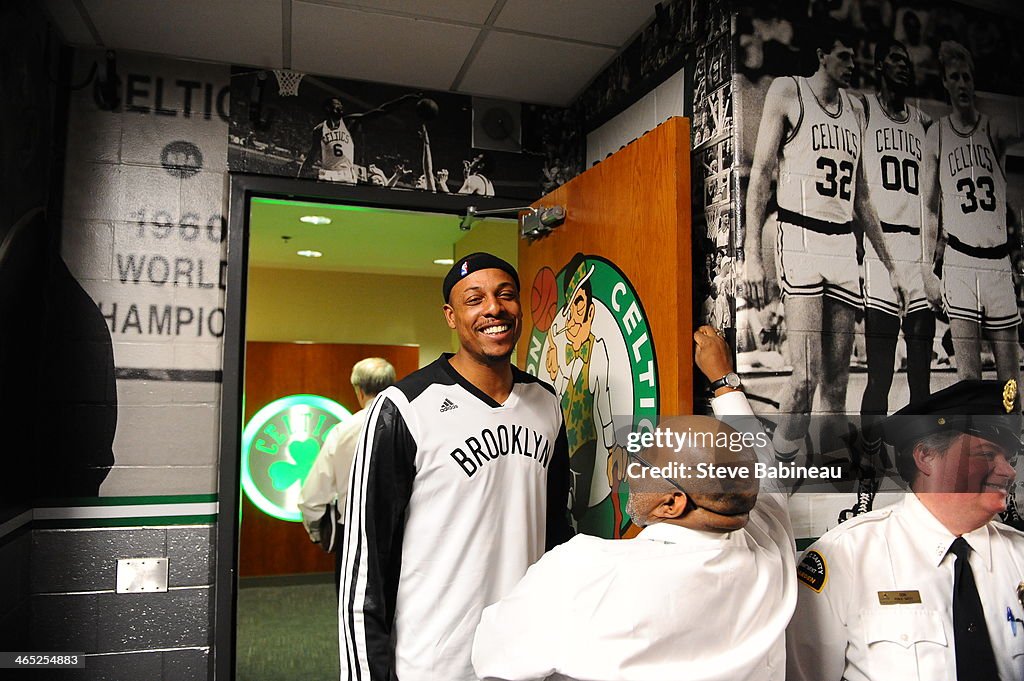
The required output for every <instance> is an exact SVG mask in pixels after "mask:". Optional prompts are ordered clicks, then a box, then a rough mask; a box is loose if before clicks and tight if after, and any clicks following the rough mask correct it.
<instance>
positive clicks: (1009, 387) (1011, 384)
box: [1003, 378, 1017, 414]
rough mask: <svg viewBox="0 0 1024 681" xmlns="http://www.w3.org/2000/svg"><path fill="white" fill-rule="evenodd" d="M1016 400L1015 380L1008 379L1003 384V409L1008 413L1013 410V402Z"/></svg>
mask: <svg viewBox="0 0 1024 681" xmlns="http://www.w3.org/2000/svg"><path fill="white" fill-rule="evenodd" d="M1016 400H1017V381H1016V380H1014V379H1012V378H1011V379H1010V380H1009V381H1007V382H1006V385H1004V386H1003V409H1005V410H1006V413H1007V414H1009V413H1010V412H1011V411H1013V405H1014V402H1016Z"/></svg>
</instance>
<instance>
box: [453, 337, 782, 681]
mask: <svg viewBox="0 0 1024 681" xmlns="http://www.w3.org/2000/svg"><path fill="white" fill-rule="evenodd" d="M694 342H695V344H696V351H695V355H696V362H697V366H698V367H699V368H700V370H701V372H702V373H703V374H704V375H705V376H706V377H707V378H708V379H709V380H711V381H712V385H716V384H718V383H719V382H720V381H719V379H723V378H724V377H726V376H728V375H729V374H731V373H732V368H733V365H732V350H731V349H730V348H729V346H728V344H727V343H726V342H725V339H723V338H722V337H721V336H720V335H719V334H718V333H716V331H715V330H714V329H712V328H711V327H708V326H704V327H701V328H700V329H698V330H697V333H695V334H694ZM715 395H716V397H715V398H714V399H713V400H712V402H711V406H712V408H713V409H714V411H715V413H716V414H717V415H721V416H723V417H727V416H732V417H740V418H734V419H729V422H728V423H724V422H721V421H717V420H715V419H712V418H709V417H706V416H680V417H674V418H671V419H667V420H666V421H664V422H662V423H661V424H660V426H661V433H662V434H663V435H666V436H668V437H666V440H667V441H673V440H668V438H670V437H672V436H682V437H684V438H686V439H687V440H689V441H690V442H692V443H701V444H695V445H694V446H692V447H690V446H685V445H683V446H681V447H678V448H676V447H675V446H668V447H663V448H659V447H652V448H650V449H647V450H645V451H642V452H636V453H634V454H631V455H630V456H631V457H633V458H632V461H631V462H630V464H629V465H628V467H627V479H628V480H629V488H630V496H629V505H628V510H629V513H630V515H631V516H632V517H633V519H634V523H636V524H637V525H638V526H640V527H643V530H641V532H640V534H639V535H637V536H636V537H635V538H633V539H624V540H608V539H599V538H597V537H591V536H588V535H582V534H581V535H577V536H576V537H575V538H573V539H572V541H570V542H568V543H566V544H564V545H562V546H559V547H558V548H557V549H555V550H554V551H551V552H550V553H548V554H547V555H545V556H544V558H542V559H541V560H540V562H538V563H537V564H536V565H534V566H533V567H531V568H530V570H529V571H528V572H527V573H526V576H525V577H523V579H522V581H520V583H519V585H518V586H516V588H515V589H514V590H513V591H512V593H510V594H509V595H508V596H506V597H505V598H504V599H502V600H501V601H499V602H498V603H497V604H495V605H492V606H491V607H489V608H487V609H486V610H485V611H484V614H483V618H482V619H481V622H480V626H479V627H478V628H477V633H476V640H475V642H474V644H473V665H474V667H475V669H476V671H477V674H478V675H479V677H480V678H481V679H495V680H496V679H507V680H514V681H527V680H530V681H532V680H534V679H546V678H558V679H587V680H588V681H611V680H612V679H632V680H634V681H663V680H665V679H681V678H685V679H688V680H690V681H710V680H712V679H715V680H719V681H725V680H727V679H728V680H730V681H731V680H732V679H747V680H748V681H761V680H765V681H768V680H772V681H781V680H782V678H783V675H784V674H785V665H784V663H783V660H784V657H785V632H786V624H787V623H788V622H789V618H790V615H791V614H792V612H793V608H794V606H795V604H796V591H797V588H798V587H797V584H796V580H795V579H794V578H793V570H795V569H796V553H795V545H794V540H793V528H792V525H791V523H790V518H789V510H788V505H787V501H786V496H785V494H782V493H781V492H780V491H779V489H777V488H767V487H768V485H767V484H765V485H764V486H763V487H764V488H762V489H760V490H759V481H758V479H757V477H756V476H755V475H753V474H752V473H753V469H754V465H755V463H756V462H758V459H760V462H761V463H763V464H766V465H774V454H773V453H772V452H771V451H769V448H768V447H767V446H766V445H768V437H767V436H766V435H765V433H764V431H763V430H762V429H761V427H760V423H759V422H758V421H757V419H756V418H755V417H754V416H753V414H752V412H751V410H750V405H749V404H748V403H747V401H746V398H745V397H744V396H743V393H742V392H740V391H739V390H738V389H737V388H733V387H729V385H721V387H718V388H717V389H716V390H715ZM730 424H734V425H736V426H737V427H738V428H740V429H741V430H742V431H743V432H742V433H741V432H738V431H737V430H735V429H733V428H732V427H731V425H730ZM666 431H671V432H666ZM707 436H710V437H707ZM722 436H725V437H727V438H733V441H737V440H735V437H733V436H736V437H741V438H742V439H743V441H744V442H745V443H747V444H748V445H749V443H755V442H760V444H761V445H762V446H761V447H760V448H758V450H757V452H756V453H755V451H754V450H753V449H752V448H751V447H749V446H746V445H744V446H742V447H740V446H737V447H734V448H730V447H724V446H714V445H712V446H708V445H706V444H703V443H707V442H712V443H715V444H716V445H720V443H721V442H722V441H723V437H722ZM737 444H739V443H738V441H737ZM637 449H639V447H637ZM710 465H716V466H726V465H728V466H731V467H732V468H731V469H730V470H732V471H736V470H741V471H743V472H742V473H737V474H735V475H730V476H727V477H723V478H718V479H716V480H715V481H710V480H708V479H703V480H701V479H697V476H696V475H690V474H687V473H686V472H685V471H687V470H697V469H698V467H699V466H710ZM655 469H657V470H655ZM665 470H669V471H670V472H671V471H673V470H674V471H683V473H682V474H677V475H675V476H672V475H668V476H664V477H663V474H662V475H658V476H657V477H655V476H653V475H650V474H651V473H655V472H656V473H661V472H662V471H665ZM747 472H750V473H751V474H750V475H749V476H746V475H745V473H747ZM764 482H766V483H767V481H764ZM765 488H767V489H765Z"/></svg>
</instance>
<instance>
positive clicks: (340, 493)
mask: <svg viewBox="0 0 1024 681" xmlns="http://www.w3.org/2000/svg"><path fill="white" fill-rule="evenodd" d="M351 380H352V389H353V390H355V393H356V401H357V402H358V403H359V411H357V412H356V413H354V414H352V416H350V417H349V418H348V419H346V420H345V421H344V422H342V423H339V424H338V425H336V426H335V427H334V428H333V429H332V430H331V432H330V433H328V435H327V438H326V439H325V440H324V445H323V447H321V448H320V453H319V454H318V455H317V457H316V461H314V462H313V467H312V468H311V469H310V471H309V475H307V476H306V480H305V482H303V483H302V489H301V490H300V491H299V503H298V506H299V511H301V512H302V524H303V525H304V526H305V528H306V532H308V533H309V538H310V539H311V540H312V541H313V542H314V543H316V544H320V546H321V547H323V549H324V551H333V552H334V587H335V589H336V590H337V589H340V588H341V587H340V577H341V542H340V541H338V536H339V535H340V534H341V529H342V528H341V527H340V526H341V523H342V520H343V518H342V517H341V516H340V515H339V512H338V509H344V508H345V499H346V498H347V495H348V474H349V471H350V470H351V469H352V458H353V457H354V456H355V453H356V442H357V440H358V438H359V432H360V431H361V430H362V428H363V424H364V423H366V406H367V405H368V404H370V402H372V401H373V400H374V399H375V398H376V397H377V394H378V393H380V392H381V391H383V390H384V389H385V388H387V387H388V386H389V385H391V384H392V383H394V382H395V368H394V367H393V366H391V364H390V363H389V362H388V361H387V360H386V359H382V358H380V357H367V358H366V359H361V360H359V361H358V362H356V364H355V366H353V367H352V378H351ZM325 518H326V522H325ZM321 527H323V528H324V530H325V531H324V532H321Z"/></svg>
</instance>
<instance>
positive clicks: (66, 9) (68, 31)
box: [46, 0, 96, 45]
mask: <svg viewBox="0 0 1024 681" xmlns="http://www.w3.org/2000/svg"><path fill="white" fill-rule="evenodd" d="M46 13H47V14H49V15H50V18H51V19H53V23H54V24H55V25H56V26H57V30H58V31H60V34H61V36H62V37H63V38H64V40H66V41H67V42H68V43H70V44H71V45H95V44H96V41H95V40H93V37H92V33H90V32H89V27H88V26H86V25H85V22H84V21H82V15H81V14H79V13H78V8H77V7H75V5H74V3H71V2H68V1H67V0H46Z"/></svg>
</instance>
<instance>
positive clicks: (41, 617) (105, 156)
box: [12, 51, 229, 679]
mask: <svg viewBox="0 0 1024 681" xmlns="http://www.w3.org/2000/svg"><path fill="white" fill-rule="evenodd" d="M100 60H102V54H101V53H97V52H90V51H79V52H78V53H76V55H75V63H74V73H75V75H74V76H73V78H72V80H73V81H75V82H81V80H83V79H84V77H85V76H86V75H87V74H88V72H89V70H90V67H91V65H92V64H93V63H94V62H97V61H100ZM117 71H118V75H119V76H120V78H121V83H120V86H119V87H118V88H116V89H115V90H116V92H118V95H119V98H120V102H119V105H118V106H117V107H116V109H114V110H105V109H104V107H103V106H102V104H101V101H100V100H99V99H98V98H97V96H96V90H95V87H94V85H89V86H87V87H85V88H82V89H80V90H77V91H74V92H72V94H71V103H70V109H69V119H68V120H69V122H68V142H67V150H66V152H67V163H66V165H65V192H64V197H63V199H64V202H63V235H62V239H61V254H62V256H63V259H64V261H65V262H66V263H67V268H68V270H69V272H70V274H71V275H72V276H73V278H74V282H75V283H76V284H77V285H78V286H79V287H80V288H81V289H82V290H83V291H84V292H85V294H87V296H88V300H89V301H90V304H91V309H90V310H89V311H88V312H87V313H86V314H88V315H89V316H90V319H91V320H92V323H94V324H95V323H96V322H98V323H99V327H98V328H99V329H102V332H99V333H97V338H95V339H94V342H95V343H96V344H97V345H99V346H105V347H106V348H108V353H109V356H110V357H111V358H112V359H111V363H112V367H111V368H110V370H109V371H112V372H113V379H114V380H113V384H114V386H115V394H116V397H115V396H112V398H111V399H110V400H108V402H107V404H97V405H95V406H96V408H98V409H99V408H106V409H107V410H109V409H110V408H111V407H113V409H114V413H115V414H116V426H115V427H114V430H113V433H112V443H111V444H110V445H109V456H108V457H107V459H105V460H104V459H102V458H97V459H95V460H93V461H91V462H90V463H89V466H88V469H89V470H90V471H91V473H92V474H93V475H94V476H95V477H96V478H98V479H99V480H101V482H100V484H99V486H98V489H97V490H95V491H94V492H93V495H92V496H90V495H88V494H87V495H76V496H85V497H86V498H76V499H70V500H69V499H66V498H64V499H59V498H58V499H55V500H44V501H40V502H39V503H37V508H36V510H35V527H36V529H34V530H33V532H32V536H31V559H32V565H33V569H32V572H31V578H30V591H31V613H32V616H31V627H30V632H31V638H32V644H33V647H34V648H36V649H39V650H47V649H48V650H75V651H81V652H85V653H86V654H87V655H88V656H89V657H88V658H87V669H86V671H85V672H83V673H80V674H78V675H77V676H76V678H87V679H93V678H111V677H124V676H125V675H126V674H128V675H130V676H131V678H161V679H203V678H207V675H208V668H209V659H210V649H211V645H212V641H213V629H212V625H211V622H212V617H211V603H212V594H211V591H212V587H211V584H212V582H213V576H212V570H213V563H214V547H213V539H212V537H213V534H214V522H215V519H216V496H215V491H216V481H217V453H218V449H217V447H218V439H217V438H218V415H219V408H220V377H221V351H222V344H221V340H220V339H221V336H222V334H223V309H222V307H223V289H222V283H221V282H222V267H221V262H222V260H224V254H225V251H224V246H223V239H222V233H223V228H224V215H225V211H226V209H225V187H226V165H227V110H228V99H227V97H228V95H227V93H228V73H229V67H227V66H213V65H208V64H198V63H192V62H186V61H178V60H171V59H160V58H154V57H149V56H142V55H132V54H129V53H121V54H119V55H118V65H117ZM101 74H102V69H101ZM86 307H89V306H86ZM111 402H113V404H111ZM79 426H80V427H81V428H82V429H83V431H82V432H83V433H84V434H85V435H86V436H87V435H88V430H89V428H90V427H94V428H103V429H109V428H111V427H112V424H109V423H103V422H102V421H101V420H97V421H93V422H91V423H90V422H89V421H88V420H83V421H82V422H81V423H79ZM57 496H59V495H57ZM150 557H165V558H167V559H168V590H167V592H165V593H149V594H118V593H116V592H115V584H116V578H117V561H118V560H119V559H123V558H150ZM12 578H13V577H12Z"/></svg>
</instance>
